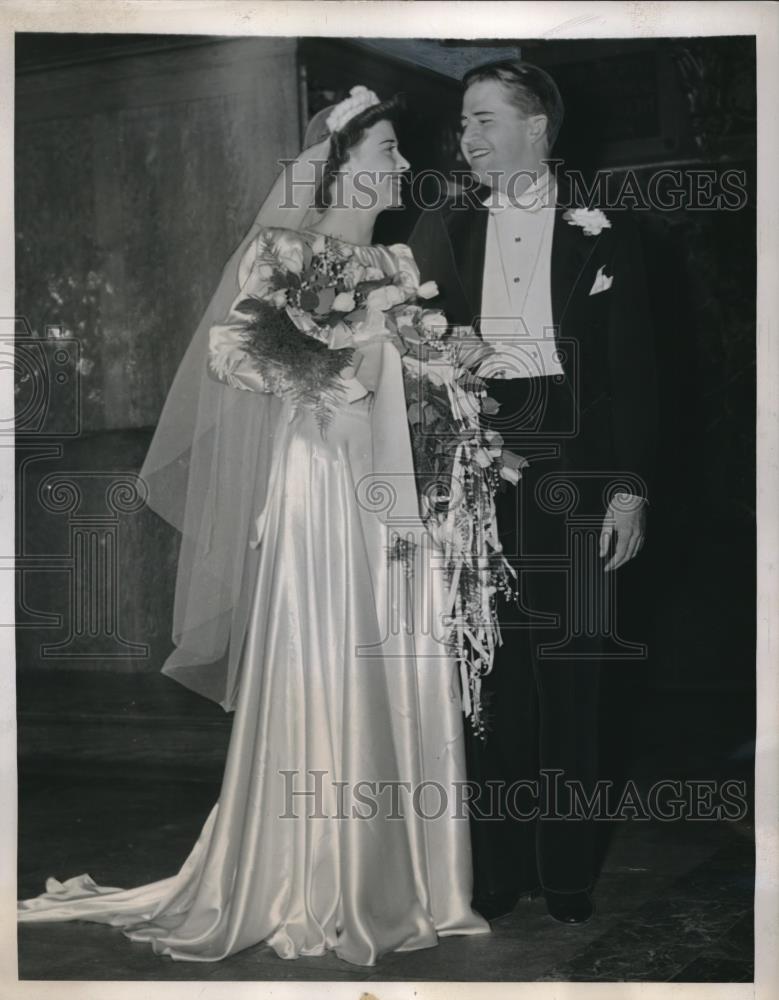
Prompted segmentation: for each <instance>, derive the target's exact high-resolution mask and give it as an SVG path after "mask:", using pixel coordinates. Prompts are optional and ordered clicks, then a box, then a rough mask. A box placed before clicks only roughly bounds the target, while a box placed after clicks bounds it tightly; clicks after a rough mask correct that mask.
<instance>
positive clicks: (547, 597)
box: [467, 379, 609, 901]
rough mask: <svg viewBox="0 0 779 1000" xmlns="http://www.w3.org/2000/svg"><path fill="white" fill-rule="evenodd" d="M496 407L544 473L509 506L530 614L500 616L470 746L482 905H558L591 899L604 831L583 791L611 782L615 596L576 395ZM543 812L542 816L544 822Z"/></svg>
mask: <svg viewBox="0 0 779 1000" xmlns="http://www.w3.org/2000/svg"><path fill="white" fill-rule="evenodd" d="M489 394H490V395H491V396H493V397H494V398H496V399H497V400H498V402H500V403H501V409H500V413H499V414H498V416H497V417H496V418H494V419H491V420H490V421H489V423H490V424H491V426H493V427H494V428H495V429H497V430H499V431H500V433H501V434H502V435H503V437H504V440H505V443H506V446H507V447H509V448H512V450H516V451H518V452H520V453H522V454H525V455H526V456H527V457H528V458H529V461H530V463H531V464H530V468H528V469H526V470H525V471H524V472H523V477H522V480H521V482H520V484H519V487H518V488H515V487H508V489H506V490H504V491H503V492H502V493H500V494H499V495H498V499H497V506H498V528H499V532H500V537H501V542H502V545H503V549H504V552H505V553H506V555H507V556H508V558H509V561H510V562H511V563H512V564H513V565H514V567H515V568H516V570H517V572H518V574H519V600H518V602H517V604H516V605H513V604H510V603H508V602H501V603H500V604H499V620H500V625H501V632H502V639H503V644H502V646H501V647H499V649H498V651H497V656H496V659H495V664H494V667H493V670H492V672H491V674H490V675H489V676H488V677H487V678H485V680H484V682H483V685H484V691H485V698H486V700H487V715H488V717H489V723H490V727H491V728H490V731H489V732H488V735H487V739H486V742H484V741H482V740H480V739H479V738H478V737H476V736H474V735H472V734H469V736H468V741H467V742H468V745H467V756H468V776H469V779H470V780H471V781H475V782H478V784H479V787H480V796H479V799H478V800H477V803H476V805H477V808H473V809H472V813H471V816H472V821H471V835H472V844H473V855H474V898H475V899H476V900H477V901H478V900H479V899H480V898H484V897H485V896H486V895H488V894H493V893H504V892H507V891H521V890H523V889H527V888H531V887H533V886H535V885H537V884H538V883H540V884H541V886H542V887H543V888H544V889H547V890H552V891H556V892H578V891H582V890H586V889H588V888H589V887H590V884H591V882H592V878H593V863H594V857H593V855H594V827H593V822H592V820H588V819H586V818H581V815H582V813H581V809H579V810H578V812H577V802H576V799H575V798H572V794H571V785H572V784H573V785H576V787H577V788H578V789H579V790H580V793H581V794H582V795H583V796H585V797H587V798H589V797H591V796H592V793H593V790H594V786H595V783H596V781H597V777H598V771H597V744H598V738H597V737H598V731H597V715H598V682H599V672H600V663H599V656H600V652H601V648H602V637H601V635H600V631H601V630H600V628H599V621H600V620H601V618H602V607H601V606H600V605H601V604H602V602H603V600H604V595H605V590H604V587H603V586H602V583H603V579H602V578H603V576H604V574H603V572H602V565H603V564H602V562H601V561H600V560H599V558H598V557H597V552H595V553H593V546H596V545H597V535H598V534H599V527H600V524H601V523H602V518H603V507H602V498H601V485H602V484H601V483H600V482H599V481H598V477H597V475H591V476H583V477H582V476H579V475H577V474H576V473H575V472H571V471H570V470H569V469H568V468H567V458H566V456H567V450H566V449H567V445H568V443H569V441H568V438H569V437H570V427H571V426H572V425H571V415H570V413H569V409H570V400H571V396H570V393H569V392H568V390H567V388H566V387H565V386H564V385H558V384H557V383H555V382H554V381H553V380H552V379H532V380H524V379H522V380H515V381H511V382H508V381H503V382H490V388H489ZM536 403H539V404H540V411H539V412H537V413H534V412H533V410H534V406H535V404H536ZM579 443H580V444H581V442H579ZM606 575H607V576H608V575H609V574H606ZM580 802H581V799H580ZM579 804H580V803H579ZM534 809H537V810H538V812H539V814H540V815H538V816H537V817H536V818H530V817H532V815H533V810H534ZM496 814H497V818H496ZM564 817H565V818H564Z"/></svg>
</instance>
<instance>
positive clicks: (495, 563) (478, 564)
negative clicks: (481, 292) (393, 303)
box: [401, 310, 528, 738]
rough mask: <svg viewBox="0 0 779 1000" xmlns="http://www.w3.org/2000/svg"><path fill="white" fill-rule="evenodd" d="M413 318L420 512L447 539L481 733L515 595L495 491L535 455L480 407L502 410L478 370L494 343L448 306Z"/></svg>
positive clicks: (463, 657)
mask: <svg viewBox="0 0 779 1000" xmlns="http://www.w3.org/2000/svg"><path fill="white" fill-rule="evenodd" d="M413 320H414V321H413V323H412V324H410V325H408V326H402V327H401V332H402V333H403V335H404V339H405V341H406V343H407V345H409V347H410V348H411V349H410V350H409V352H408V353H407V354H406V355H405V356H404V359H403V361H404V383H405V389H406V399H407V402H408V404H409V406H408V417H409V423H410V426H411V431H412V443H413V448H414V465H415V470H416V474H417V482H418V487H419V493H420V502H421V507H422V516H423V520H424V521H425V523H426V525H427V528H428V530H429V532H430V533H431V535H432V536H433V537H434V538H435V539H436V540H437V541H438V543H439V544H440V546H441V547H442V549H443V554H444V562H445V570H446V578H447V585H448V595H447V606H448V607H449V609H450V618H449V627H450V629H451V640H452V645H453V647H454V652H455V655H456V657H457V660H458V662H459V665H460V674H461V683H462V689H463V707H464V711H465V714H466V715H467V716H468V717H469V718H470V720H471V725H472V727H473V729H474V731H475V732H476V733H478V734H479V736H481V737H482V738H484V737H485V735H486V732H487V728H488V725H487V719H486V718H485V713H484V708H483V704H482V698H481V679H482V677H483V676H484V675H485V674H487V673H489V671H490V670H491V668H492V662H493V659H494V655H495V647H496V645H497V644H498V643H499V642H500V632H499V629H498V624H497V612H496V607H495V605H496V598H497V595H498V594H499V593H501V594H503V596H504V597H506V598H507V599H511V598H513V597H514V595H515V584H514V577H515V574H514V571H513V569H512V568H511V566H510V565H509V563H508V561H507V560H506V558H505V556H504V554H503V551H502V547H501V544H500V540H499V538H498V530H497V517H496V510H495V496H496V494H497V492H498V490H499V489H501V488H505V487H506V484H507V483H509V484H511V485H516V484H517V482H518V480H519V478H520V476H521V470H522V469H523V468H524V467H525V466H527V464H528V463H527V461H526V460H525V459H524V458H522V457H521V456H518V455H514V454H513V453H512V452H510V451H508V450H507V449H505V448H504V447H503V439H502V438H501V436H500V434H499V433H497V431H494V430H489V429H485V428H484V427H483V426H482V420H481V416H482V414H485V413H495V412H497V408H498V404H497V403H496V402H495V401H494V400H492V399H491V398H490V397H489V396H487V394H486V390H485V383H484V381H483V380H482V379H480V378H479V377H478V376H477V375H476V374H475V373H476V370H477V368H478V367H479V365H480V364H481V362H482V361H483V360H484V359H485V357H487V356H488V355H489V354H491V353H492V350H493V349H492V348H490V347H488V346H487V345H486V344H484V342H483V341H482V340H481V339H480V338H479V337H477V336H476V335H475V334H474V333H473V331H472V330H471V328H470V327H456V326H455V327H449V326H447V325H446V320H445V318H444V317H443V315H442V314H441V313H437V314H435V313H431V312H430V311H429V310H428V311H420V313H419V314H418V315H416V316H414V317H413ZM417 334H421V336H418V337H417V336H416V335H417Z"/></svg>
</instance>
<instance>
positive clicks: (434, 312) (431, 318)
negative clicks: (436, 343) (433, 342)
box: [420, 309, 447, 337]
mask: <svg viewBox="0 0 779 1000" xmlns="http://www.w3.org/2000/svg"><path fill="white" fill-rule="evenodd" d="M420 322H421V324H422V329H423V330H424V331H425V333H426V334H428V335H429V336H431V337H440V336H442V335H443V334H444V332H445V331H446V327H447V322H446V316H444V314H443V313H442V312H441V310H440V309H425V311H424V312H423V313H422V315H421V317H420Z"/></svg>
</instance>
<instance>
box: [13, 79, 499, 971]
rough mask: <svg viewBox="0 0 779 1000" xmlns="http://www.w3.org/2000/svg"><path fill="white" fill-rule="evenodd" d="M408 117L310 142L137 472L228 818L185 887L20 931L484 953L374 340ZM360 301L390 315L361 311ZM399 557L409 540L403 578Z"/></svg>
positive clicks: (236, 263)
mask: <svg viewBox="0 0 779 1000" xmlns="http://www.w3.org/2000/svg"><path fill="white" fill-rule="evenodd" d="M395 111H396V106H395V104H394V103H393V102H384V103H380V102H379V100H378V98H377V97H376V95H375V94H373V93H372V92H370V91H368V90H366V89H365V88H362V87H360V88H355V89H354V90H353V91H352V94H351V96H350V97H349V98H348V99H347V100H346V101H344V102H342V103H341V104H339V105H336V106H335V107H334V108H331V109H326V112H325V113H320V114H319V115H317V116H316V118H315V119H314V121H313V122H312V123H311V126H310V127H309V135H310V134H312V133H313V136H314V137H315V138H316V139H317V141H316V142H314V143H313V144H309V143H307V148H306V150H305V151H304V152H303V153H302V154H301V156H300V157H299V158H298V159H297V160H296V161H295V162H294V163H293V164H288V165H287V168H286V169H285V171H284V172H283V173H282V175H281V176H280V177H279V179H278V180H277V182H276V184H275V186H274V188H273V190H272V191H271V193H270V195H269V196H268V198H267V199H266V202H265V204H264V205H263V207H262V209H261V210H260V212H259V214H258V216H257V219H256V220H255V223H254V225H253V227H252V229H251V230H250V232H249V234H248V235H247V237H246V239H245V240H244V241H243V243H242V245H241V246H240V247H239V248H238V250H237V251H236V253H235V255H234V256H233V258H232V259H231V261H230V262H229V263H228V265H227V267H226V269H225V272H224V275H223V278H222V282H221V284H220V287H219V289H218V290H217V293H216V295H215V296H214V299H213V300H212V303H211V306H210V307H209V310H208V311H207V313H206V315H205V317H204V319H203V321H202V322H201V324H200V327H199V329H198V331H197V333H196V335H195V337H194V339H193V341H192V344H191V345H190V348H189V350H188V352H187V355H186V356H185V358H184V361H183V362H182V365H181V367H180V369H179V371H178V373H177V376H176V380H175V381H174V384H173V387H172V389H171V392H170V395H169V397H168V400H167V401H166V405H165V408H164V410H163V414H162V416H161V419H160V424H159V427H158V429H157V432H156V435H155V438H154V441H153V442H152V446H151V449H150V452H149V456H148V457H147V459H146V462H145V465H144V468H143V470H142V478H143V479H144V480H145V482H146V483H147V485H148V489H149V505H150V506H151V507H152V508H153V509H154V510H156V511H157V512H158V513H160V514H161V515H162V516H163V517H166V518H167V519H168V520H169V521H171V522H172V523H173V524H175V525H176V526H177V527H178V528H179V529H180V530H181V532H182V544H181V552H180V560H179V572H178V579H177V585H176V605H175V614H174V639H175V642H176V649H175V650H174V652H173V653H172V655H171V656H170V658H169V659H168V661H167V663H166V665H165V667H164V671H165V673H166V674H168V675H170V676H172V677H175V678H176V679H177V680H179V681H181V682H182V683H184V684H186V685H187V686H188V687H190V688H192V689H194V690H196V691H199V692H200V693H202V694H205V695H207V696H208V697H211V698H214V699H215V700H217V701H219V703H220V704H221V705H222V706H223V707H224V708H225V709H228V710H232V709H234V710H235V719H234V723H233V728H232V734H231V740H230V745H229V750H228V755H227V761H226V766H225V773H224V778H223V783H222V788H221V792H220V796H219V800H218V802H217V803H216V805H215V806H214V807H213V809H212V811H211V813H210V815H209V816H208V818H207V819H206V821H205V825H204V827H203V829H202V832H201V834H200V836H199V838H198V840H197V842H196V843H195V845H194V847H193V849H192V851H191V853H190V855H189V856H188V857H187V859H186V860H185V861H184V864H183V866H182V868H181V870H180V871H179V872H178V874H176V875H174V876H172V877H170V878H166V879H163V880H161V881H159V882H155V883H152V884H150V885H143V886H140V887H137V888H133V889H118V888H112V887H105V886H99V885H97V884H96V883H95V882H94V881H93V880H92V879H91V878H90V877H89V876H88V875H81V876H77V877H75V878H70V879H68V880H67V881H64V882H59V881H57V880H56V879H54V878H51V879H49V880H48V881H47V884H46V890H47V891H46V892H45V893H44V894H43V895H41V896H38V897H36V898H34V899H30V900H25V901H23V902H21V903H20V904H19V919H20V920H21V921H25V922H36V921H40V922H43V921H52V920H91V921H98V922H103V923H107V924H111V925H114V926H118V927H120V928H122V930H123V931H124V933H125V934H126V935H127V936H128V937H129V938H131V939H132V940H135V941H148V942H149V943H150V944H151V946H152V947H153V949H154V951H155V952H158V953H160V954H165V955H170V956H171V957H172V958H174V959H179V960H189V961H201V962H209V961H218V960H220V959H223V958H225V957H226V956H228V955H231V954H233V953H235V952H237V951H239V950H241V949H243V948H248V947H250V946H252V945H256V944H258V943H260V942H266V943H267V944H268V945H270V946H271V947H272V948H273V949H274V950H275V951H276V952H277V954H278V955H280V956H281V957H284V958H295V957H297V956H300V955H321V954H323V953H324V952H325V951H328V950H333V951H334V952H335V953H336V954H337V955H339V956H340V957H341V958H342V959H344V960H346V961H348V962H352V963H355V964H358V965H372V964H374V963H375V962H376V960H377V958H378V957H379V956H380V955H382V954H384V953H386V952H389V951H392V950H398V951H406V950H412V949H419V948H427V947H431V946H433V945H435V944H436V943H437V940H438V937H439V936H443V935H451V934H477V933H484V932H486V931H488V930H489V928H488V925H487V924H486V922H485V921H484V920H483V919H482V918H481V917H480V916H478V915H477V914H476V913H474V912H473V911H472V909H471V905H470V899H471V877H472V876H471V857H470V841H469V830H468V819H467V815H466V812H465V811H464V810H463V809H462V801H461V800H460V802H459V805H460V808H459V809H458V792H460V793H461V791H462V789H461V788H460V787H459V786H460V783H462V782H463V781H464V779H465V763H464V736H463V725H462V717H461V709H460V691H459V686H458V677H457V673H456V669H455V664H454V661H453V660H452V658H451V656H450V655H449V653H448V652H447V648H446V646H445V644H444V643H443V641H442V639H441V636H440V634H439V633H440V631H441V630H440V628H439V627H437V626H438V624H439V623H440V619H441V616H442V614H443V601H444V595H443V582H442V579H441V573H440V572H436V570H435V557H434V556H435V553H434V548H435V546H434V543H433V542H432V540H431V539H430V537H429V535H428V534H427V533H426V532H425V530H424V528H423V527H422V523H421V521H420V520H419V514H418V510H419V508H418V503H417V496H416V488H415V485H414V478H413V460H412V453H411V444H410V437H409V428H408V422H407V418H406V405H405V401H404V396H403V373H402V360H401V355H400V352H399V350H398V344H397V338H396V337H394V336H393V335H392V334H391V333H388V331H387V328H386V327H383V326H382V324H381V323H374V322H373V320H374V319H375V318H376V315H377V308H378V311H379V312H380V311H381V310H382V309H386V308H387V305H388V304H391V303H392V302H395V301H399V300H403V299H405V300H408V301H411V300H412V299H413V297H414V296H415V295H416V294H417V292H418V291H419V274H418V271H417V269H416V266H415V264H414V261H413V257H412V256H411V252H410V250H409V249H408V248H407V247H406V246H403V245H397V246H390V247H382V246H376V245H372V243H371V239H372V233H373V226H374V222H375V220H376V217H377V216H378V214H379V213H380V212H381V211H383V210H385V209H386V208H389V207H390V206H392V205H393V204H394V205H397V204H398V197H399V195H398V186H399V179H400V176H401V174H402V173H403V172H404V171H405V170H407V169H408V163H407V161H406V160H404V159H403V157H402V156H401V153H400V151H399V149H398V143H397V139H396V135H395V131H394V128H393V125H392V119H393V116H394V114H395ZM325 117H326V119H327V127H326V129H324V130H322V127H321V126H322V120H323V118H325ZM307 139H308V135H307ZM323 161H324V162H325V167H324V172H323V173H321V172H320V176H319V182H318V183H317V184H315V183H314V177H315V170H316V166H317V163H320V164H321V162H323ZM333 275H338V276H339V280H341V281H342V284H343V282H345V283H346V288H347V291H346V292H344V293H341V294H340V295H338V296H334V293H333V288H332V282H331V281H330V280H329V279H330V278H331V277H332V276H333ZM360 282H362V283H363V285H362V287H364V288H365V287H367V288H369V289H370V288H371V287H373V290H374V293H375V294H374V298H373V299H372V300H370V295H371V293H370V291H369V292H368V296H367V297H368V299H369V300H370V301H367V306H368V308H366V309H363V310H362V312H361V313H360V311H359V310H358V311H355V304H356V303H355V301H354V295H352V294H351V293H350V292H349V291H348V289H349V288H350V287H351V288H355V287H356V285H357V284H358V283H360ZM366 283H367V284H366ZM236 293H237V294H236ZM376 294H378V298H376ZM382 294H383V296H384V299H385V300H386V301H384V302H382V301H381V297H382ZM231 303H232V304H231ZM372 303H373V308H371V304H372ZM376 303H378V307H377V306H376ZM339 309H340V310H341V312H342V314H343V320H342V321H340V322H339V320H338V312H339ZM350 313H351V315H352V317H355V316H361V319H360V321H359V322H358V321H356V320H355V319H354V318H353V319H351V320H350V319H349V315H350ZM324 316H326V317H327V322H323V317H324ZM393 537H394V538H395V539H396V540H397V538H401V539H403V540H409V539H411V544H410V546H409V548H408V549H406V550H405V551H406V552H407V553H408V552H411V553H412V556H411V557H410V561H409V558H408V557H407V558H406V559H405V560H404V559H398V558H394V556H393V552H394V550H393V544H392V540H393Z"/></svg>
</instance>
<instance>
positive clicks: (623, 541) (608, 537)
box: [600, 493, 646, 573]
mask: <svg viewBox="0 0 779 1000" xmlns="http://www.w3.org/2000/svg"><path fill="white" fill-rule="evenodd" d="M645 534H646V501H645V500H643V499H642V498H641V497H636V496H633V495H632V494H631V493H615V494H614V498H613V499H612V501H611V503H610V504H609V508H608V510H607V511H606V516H605V517H604V519H603V529H602V530H601V533H600V556H601V559H605V558H606V556H607V555H608V554H609V551H610V550H611V548H612V545H613V547H614V551H613V554H612V556H611V559H609V561H608V562H607V563H606V565H605V566H604V567H603V569H604V572H606V573H608V572H609V571H610V570H612V569H619V567H620V566H623V565H624V564H625V563H626V562H629V561H630V560H631V559H632V558H633V557H634V556H636V555H638V553H639V552H640V551H641V549H642V548H643V546H644V536H645Z"/></svg>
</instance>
